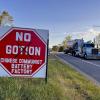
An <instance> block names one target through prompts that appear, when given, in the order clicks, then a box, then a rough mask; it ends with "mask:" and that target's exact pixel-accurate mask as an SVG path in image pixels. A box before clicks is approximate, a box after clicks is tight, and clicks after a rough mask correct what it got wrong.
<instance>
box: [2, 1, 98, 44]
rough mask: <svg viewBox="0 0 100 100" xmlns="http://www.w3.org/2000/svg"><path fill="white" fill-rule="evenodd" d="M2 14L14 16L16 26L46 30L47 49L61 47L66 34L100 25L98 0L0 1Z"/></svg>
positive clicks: (75, 36)
mask: <svg viewBox="0 0 100 100" xmlns="http://www.w3.org/2000/svg"><path fill="white" fill-rule="evenodd" d="M3 10H7V11H8V12H9V13H10V15H12V16H13V18H14V25H15V26H18V27H29V28H40V29H49V32H50V46H52V45H55V44H59V43H61V42H62V41H63V39H64V38H65V36H66V35H67V34H73V32H85V31H88V29H90V28H92V26H93V25H100V0H0V12H2V11H3ZM84 34H86V33H84ZM84 34H83V33H82V35H84ZM89 35H90V34H89ZM78 36H79V35H77V33H76V34H75V33H74V35H73V37H74V38H78ZM86 36H88V35H85V37H86ZM89 39H90V38H89Z"/></svg>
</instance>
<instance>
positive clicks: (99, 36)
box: [94, 33, 100, 48]
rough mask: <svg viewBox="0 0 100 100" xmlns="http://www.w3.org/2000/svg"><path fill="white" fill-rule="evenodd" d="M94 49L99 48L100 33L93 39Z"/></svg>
mask: <svg viewBox="0 0 100 100" xmlns="http://www.w3.org/2000/svg"><path fill="white" fill-rule="evenodd" d="M94 43H95V47H96V48H100V33H99V35H97V36H96V37H95V39H94Z"/></svg>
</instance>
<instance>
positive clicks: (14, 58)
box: [0, 28, 46, 77]
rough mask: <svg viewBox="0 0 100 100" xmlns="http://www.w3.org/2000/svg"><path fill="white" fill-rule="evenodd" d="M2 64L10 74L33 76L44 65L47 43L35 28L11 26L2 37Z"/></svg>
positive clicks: (0, 41)
mask: <svg viewBox="0 0 100 100" xmlns="http://www.w3.org/2000/svg"><path fill="white" fill-rule="evenodd" d="M0 58H1V61H0V62H1V65H2V67H3V69H4V70H6V71H7V73H9V74H10V76H29V77H30V76H31V77H32V76H33V75H34V74H36V73H37V72H38V71H39V70H40V69H41V68H42V67H43V66H44V65H45V62H46V61H45V58H46V43H45V41H43V39H42V38H41V37H40V36H39V34H38V33H37V32H36V31H35V30H33V29H24V28H11V29H10V30H9V31H8V32H6V33H5V34H4V35H3V36H2V37H1V38H0Z"/></svg>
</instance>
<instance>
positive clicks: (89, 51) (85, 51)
mask: <svg viewBox="0 0 100 100" xmlns="http://www.w3.org/2000/svg"><path fill="white" fill-rule="evenodd" d="M80 50H81V51H80V54H79V55H80V56H81V57H84V58H85V59H94V58H95V59H96V58H97V57H98V55H99V53H98V49H97V48H95V45H94V43H83V45H82V46H81V49H80Z"/></svg>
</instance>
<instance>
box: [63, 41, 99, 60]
mask: <svg viewBox="0 0 100 100" xmlns="http://www.w3.org/2000/svg"><path fill="white" fill-rule="evenodd" d="M65 53H66V54H67V53H70V54H72V55H73V56H79V57H83V58H85V59H100V53H99V49H98V48H95V44H94V43H91V42H84V40H83V39H75V40H71V41H68V42H67V48H66V49H65Z"/></svg>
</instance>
